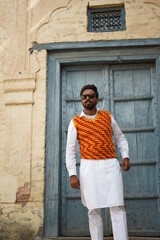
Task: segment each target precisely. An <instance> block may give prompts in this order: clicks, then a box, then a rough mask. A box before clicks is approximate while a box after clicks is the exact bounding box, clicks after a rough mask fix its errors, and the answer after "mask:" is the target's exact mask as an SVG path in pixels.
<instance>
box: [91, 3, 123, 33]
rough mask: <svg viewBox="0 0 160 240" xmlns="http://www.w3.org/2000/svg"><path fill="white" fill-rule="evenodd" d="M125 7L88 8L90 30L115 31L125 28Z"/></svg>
mask: <svg viewBox="0 0 160 240" xmlns="http://www.w3.org/2000/svg"><path fill="white" fill-rule="evenodd" d="M125 29H126V28H125V11H124V8H123V7H121V8H105V9H102V8H100V9H91V8H88V31H89V32H113V31H123V30H125Z"/></svg>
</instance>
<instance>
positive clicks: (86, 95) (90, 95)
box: [81, 94, 96, 100]
mask: <svg viewBox="0 0 160 240" xmlns="http://www.w3.org/2000/svg"><path fill="white" fill-rule="evenodd" d="M95 96H96V95H95V94H83V95H81V98H82V99H83V100H85V99H86V98H87V97H89V99H93V98H95Z"/></svg>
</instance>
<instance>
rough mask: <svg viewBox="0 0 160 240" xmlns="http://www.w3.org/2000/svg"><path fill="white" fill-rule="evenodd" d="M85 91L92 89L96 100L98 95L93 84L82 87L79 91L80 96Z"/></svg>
mask: <svg viewBox="0 0 160 240" xmlns="http://www.w3.org/2000/svg"><path fill="white" fill-rule="evenodd" d="M86 89H92V90H93V91H94V92H95V95H96V98H98V96H99V93H98V90H97V87H96V86H95V85H94V84H88V85H85V86H83V87H82V89H81V91H80V96H82V94H83V92H84V90H86Z"/></svg>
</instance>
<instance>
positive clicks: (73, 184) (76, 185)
mask: <svg viewBox="0 0 160 240" xmlns="http://www.w3.org/2000/svg"><path fill="white" fill-rule="evenodd" d="M70 185H71V187H72V188H80V182H79V179H78V178H77V176H76V175H72V176H70Z"/></svg>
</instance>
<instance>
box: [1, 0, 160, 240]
mask: <svg viewBox="0 0 160 240" xmlns="http://www.w3.org/2000/svg"><path fill="white" fill-rule="evenodd" d="M123 3H124V5H125V9H126V31H123V32H114V33H113V32H112V33H111V32H108V33H88V32H87V5H88V4H89V5H90V6H97V5H98V6H100V5H101V6H110V5H119V4H123ZM0 9H1V14H0V208H1V209H0V239H5V240H7V239H16V240H19V239H23V240H24V239H27V240H30V239H33V238H34V236H36V235H42V228H43V220H44V178H45V126H46V70H47V69H46V59H47V53H46V52H45V51H40V52H36V51H35V52H33V53H32V54H30V53H29V51H28V49H29V48H30V47H31V46H32V44H33V42H38V43H51V42H72V41H95V40H114V39H115V40H117V39H137V38H159V37H160V24H159V20H160V2H159V1H158V0H101V1H98V0H54V1H53V0H48V1H47V2H46V1H44V0H28V1H27V0H21V1H18V0H13V1H11V0H8V1H3V0H0ZM146 13H147V14H146Z"/></svg>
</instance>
